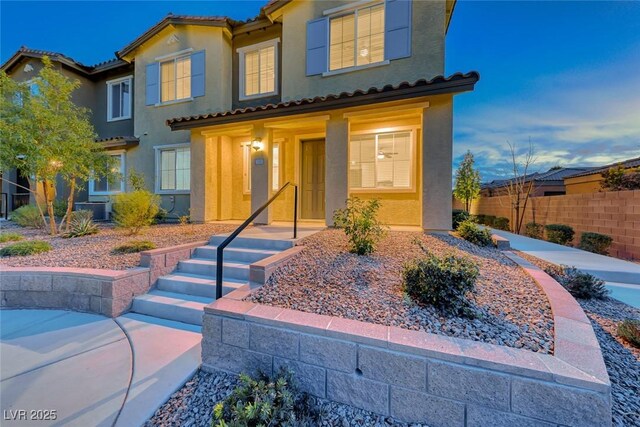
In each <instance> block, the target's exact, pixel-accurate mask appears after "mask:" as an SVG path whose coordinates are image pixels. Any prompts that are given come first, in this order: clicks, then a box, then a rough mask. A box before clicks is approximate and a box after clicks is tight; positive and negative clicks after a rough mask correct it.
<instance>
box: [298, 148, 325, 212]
mask: <svg viewBox="0 0 640 427" xmlns="http://www.w3.org/2000/svg"><path fill="white" fill-rule="evenodd" d="M301 192H302V199H301V201H300V211H301V218H303V219H324V139H311V140H308V141H302V180H301Z"/></svg>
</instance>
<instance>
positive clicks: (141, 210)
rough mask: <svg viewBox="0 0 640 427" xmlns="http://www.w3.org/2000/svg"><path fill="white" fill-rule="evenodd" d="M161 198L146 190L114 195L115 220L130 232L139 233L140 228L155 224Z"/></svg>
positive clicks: (119, 225)
mask: <svg viewBox="0 0 640 427" xmlns="http://www.w3.org/2000/svg"><path fill="white" fill-rule="evenodd" d="M159 209H160V198H159V197H158V196H157V195H155V194H152V193H151V192H149V191H146V190H136V191H132V192H130V193H120V194H116V195H115V196H114V202H113V220H114V221H115V223H116V225H117V226H118V227H121V228H125V229H127V231H128V232H129V234H138V233H139V232H140V230H142V229H143V228H144V227H147V226H149V225H151V224H153V219H154V218H155V216H156V214H157V213H158V210H159Z"/></svg>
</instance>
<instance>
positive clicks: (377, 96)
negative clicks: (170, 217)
mask: <svg viewBox="0 0 640 427" xmlns="http://www.w3.org/2000/svg"><path fill="white" fill-rule="evenodd" d="M479 79H480V74H478V72H477V71H471V72H469V73H466V74H462V73H455V74H453V75H451V76H449V77H444V76H436V77H434V78H432V79H430V80H426V79H420V80H417V81H415V82H413V83H409V82H402V83H400V84H398V85H390V84H389V85H385V86H383V87H381V88H377V87H372V88H369V89H367V90H365V89H358V90H355V91H353V92H341V93H339V94H329V95H325V96H316V97H314V98H302V99H298V100H294V101H284V102H279V103H277V104H266V105H260V106H255V107H246V108H236V109H234V110H229V111H221V112H214V113H208V114H199V115H194V116H186V117H176V118H173V119H169V120H167V125H168V126H170V127H171V128H172V130H177V129H186V128H191V127H195V126H196V125H195V122H197V123H198V125H200V124H221V123H229V122H234V121H246V120H252V119H255V118H262V117H275V116H282V115H287V114H301V113H306V112H311V111H317V110H327V109H331V108H343V107H348V106H355V105H362V104H366V103H368V102H371V101H375V102H385V101H393V100H397V99H407V98H415V97H418V96H427V95H437V94H443V93H455V92H464V91H468V90H473V87H474V85H475V83H476V82H477V81H478V80H479ZM290 110H293V111H292V112H290V113H289V112H288V111H290ZM192 123H194V124H192Z"/></svg>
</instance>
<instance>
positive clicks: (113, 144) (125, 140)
mask: <svg viewBox="0 0 640 427" xmlns="http://www.w3.org/2000/svg"><path fill="white" fill-rule="evenodd" d="M96 142H99V143H101V144H102V146H103V147H104V148H123V147H124V148H128V147H134V146H136V145H138V144H140V138H136V137H135V136H112V137H108V138H100V139H97V140H96Z"/></svg>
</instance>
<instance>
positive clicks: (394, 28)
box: [384, 0, 411, 59]
mask: <svg viewBox="0 0 640 427" xmlns="http://www.w3.org/2000/svg"><path fill="white" fill-rule="evenodd" d="M385 3H386V7H385V11H384V57H385V59H399V58H406V57H409V56H411V0H386V2H385Z"/></svg>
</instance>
